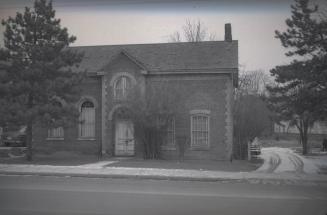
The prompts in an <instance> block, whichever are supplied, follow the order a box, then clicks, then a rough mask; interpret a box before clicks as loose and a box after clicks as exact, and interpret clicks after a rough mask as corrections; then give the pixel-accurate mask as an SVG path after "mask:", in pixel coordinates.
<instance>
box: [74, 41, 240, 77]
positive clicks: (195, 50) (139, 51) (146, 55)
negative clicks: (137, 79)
mask: <svg viewBox="0 0 327 215" xmlns="http://www.w3.org/2000/svg"><path fill="white" fill-rule="evenodd" d="M70 49H72V50H76V51H81V52H84V59H83V61H82V62H81V63H80V66H79V69H82V70H84V69H86V70H87V72H103V68H104V67H105V66H106V65H108V64H110V62H112V61H113V59H114V58H116V57H117V56H118V55H119V54H121V53H123V54H125V55H126V56H127V57H128V58H130V59H131V60H132V61H134V62H135V63H136V64H138V65H139V66H141V68H146V70H147V71H148V72H150V73H151V72H153V73H155V72H175V71H176V72H177V71H204V70H215V71H217V70H221V71H225V72H226V71H229V70H230V71H234V72H235V70H236V71H237V68H238V42H237V41H232V42H227V41H207V42H196V43H194V42H193V43H191V42H180V43H156V44H131V45H106V46H79V47H71V48H70ZM104 72H105V71H104Z"/></svg>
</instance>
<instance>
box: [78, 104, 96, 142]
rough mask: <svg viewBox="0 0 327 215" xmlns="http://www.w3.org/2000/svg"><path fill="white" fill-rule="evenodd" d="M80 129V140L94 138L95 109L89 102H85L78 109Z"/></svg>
mask: <svg viewBox="0 0 327 215" xmlns="http://www.w3.org/2000/svg"><path fill="white" fill-rule="evenodd" d="M80 111H81V113H80V129H79V136H80V137H81V138H94V137H95V107H94V104H93V103H92V102H90V101H85V102H83V103H82V105H81V109H80Z"/></svg>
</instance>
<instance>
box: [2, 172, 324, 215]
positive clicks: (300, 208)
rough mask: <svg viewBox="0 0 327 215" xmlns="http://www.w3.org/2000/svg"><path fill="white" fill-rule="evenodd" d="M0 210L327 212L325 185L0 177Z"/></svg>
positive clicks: (66, 214) (225, 213)
mask: <svg viewBox="0 0 327 215" xmlns="http://www.w3.org/2000/svg"><path fill="white" fill-rule="evenodd" d="M0 214H1V215H7V214H8V215H11V214H24V215H25V214H30V215H32V214H33V215H38V214H63V215H70V214H74V215H76V214H83V215H84V214H92V215H97V214H109V215H111V214H112V215H120V214H124V215H128V214H133V215H138V214H140V215H141V214H142V215H145V214H165V215H173V214H187V215H192V214H203V215H207V214H214V215H219V214H222V215H229V214H241V215H247V214H249V215H250V214H251V215H255V214H260V215H261V214H265V215H269V214H279V215H281V214H285V215H286V214H287V215H292V214H294V215H301V214H303V215H304V214H305V215H326V214H327V187H326V186H317V185H312V186H311V185H302V186H300V185H286V184H285V185H272V184H250V183H246V182H242V183H241V182H190V181H165V180H136V179H95V178H70V177H66V178H63V177H61V178H60V177H38V176H0Z"/></svg>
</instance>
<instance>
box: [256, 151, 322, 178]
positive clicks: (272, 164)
mask: <svg viewBox="0 0 327 215" xmlns="http://www.w3.org/2000/svg"><path fill="white" fill-rule="evenodd" d="M260 157H261V158H262V159H263V160H264V164H263V165H262V166H261V167H260V168H259V169H257V170H256V172H264V173H282V172H292V173H299V174H301V173H306V174H318V173H319V172H320V169H321V168H327V156H323V155H322V156H311V157H310V156H305V157H304V156H302V155H299V154H296V153H295V152H294V151H293V150H292V149H289V148H279V147H269V148H262V150H261V155H260Z"/></svg>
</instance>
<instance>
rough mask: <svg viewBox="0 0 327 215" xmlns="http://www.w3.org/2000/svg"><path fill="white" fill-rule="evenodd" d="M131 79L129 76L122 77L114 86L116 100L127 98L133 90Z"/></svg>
mask: <svg viewBox="0 0 327 215" xmlns="http://www.w3.org/2000/svg"><path fill="white" fill-rule="evenodd" d="M131 86H132V83H131V79H130V78H129V77H127V76H120V77H119V78H118V79H117V80H116V81H115V84H114V97H115V99H124V98H126V96H127V92H128V90H129V89H130V88H131Z"/></svg>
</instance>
